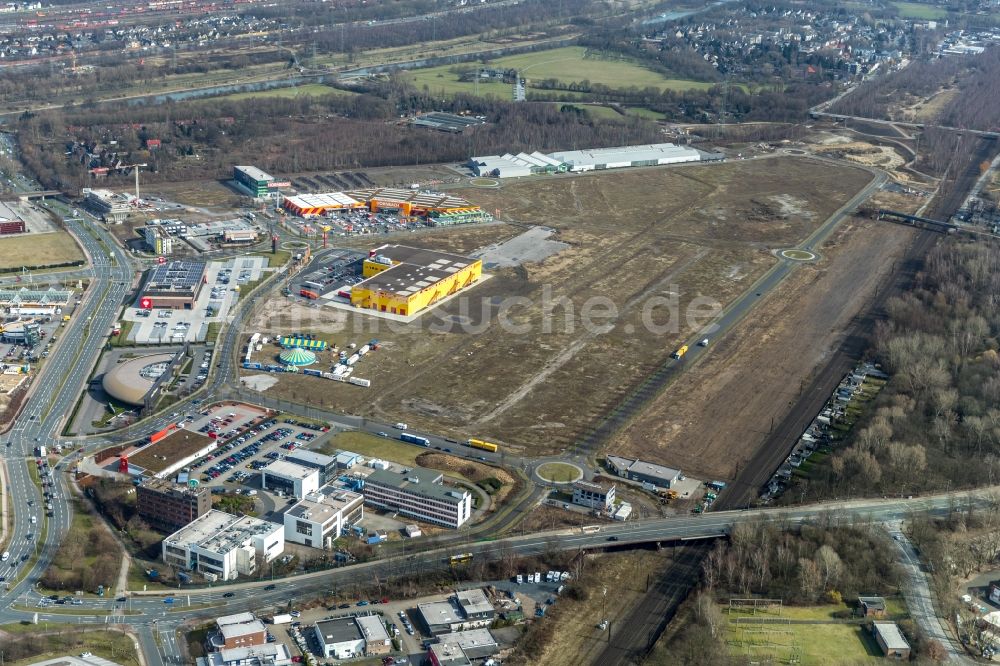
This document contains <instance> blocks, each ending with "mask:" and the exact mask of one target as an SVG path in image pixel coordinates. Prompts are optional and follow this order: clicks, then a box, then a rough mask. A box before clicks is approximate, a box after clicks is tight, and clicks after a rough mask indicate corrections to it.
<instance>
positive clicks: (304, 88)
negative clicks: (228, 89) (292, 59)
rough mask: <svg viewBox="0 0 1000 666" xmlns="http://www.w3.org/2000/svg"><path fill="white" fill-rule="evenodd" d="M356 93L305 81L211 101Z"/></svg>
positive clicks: (234, 94)
mask: <svg viewBox="0 0 1000 666" xmlns="http://www.w3.org/2000/svg"><path fill="white" fill-rule="evenodd" d="M356 94H357V93H354V92H351V91H350V90H341V89H339V88H331V87H330V86H325V85H323V84H322V83H307V84H305V85H301V86H294V87H287V88H271V89H270V90H255V91H251V92H241V93H232V94H230V95H222V96H220V97H213V98H212V99H211V102H213V103H214V102H237V101H240V100H244V99H268V98H275V97H277V98H281V97H287V98H293V97H300V96H304V95H312V96H313V97H326V96H328V95H346V96H350V95H356Z"/></svg>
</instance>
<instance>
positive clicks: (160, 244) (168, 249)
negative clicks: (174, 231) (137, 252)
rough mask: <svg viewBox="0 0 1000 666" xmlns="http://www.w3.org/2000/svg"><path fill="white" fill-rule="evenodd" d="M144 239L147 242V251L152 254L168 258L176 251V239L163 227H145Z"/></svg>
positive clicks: (143, 231)
mask: <svg viewBox="0 0 1000 666" xmlns="http://www.w3.org/2000/svg"><path fill="white" fill-rule="evenodd" d="M142 238H143V240H144V241H145V242H146V249H147V250H149V251H150V252H154V253H156V254H159V255H162V256H166V255H168V254H171V253H172V252H173V251H174V238H173V236H171V235H170V232H168V231H167V230H166V229H164V228H163V227H157V226H148V227H143V228H142Z"/></svg>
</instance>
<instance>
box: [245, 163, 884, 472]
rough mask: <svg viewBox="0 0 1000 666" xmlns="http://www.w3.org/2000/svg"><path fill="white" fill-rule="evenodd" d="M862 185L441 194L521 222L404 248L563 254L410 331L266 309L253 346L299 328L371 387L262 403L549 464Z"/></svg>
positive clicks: (679, 179) (512, 272) (772, 166)
mask: <svg viewBox="0 0 1000 666" xmlns="http://www.w3.org/2000/svg"><path fill="white" fill-rule="evenodd" d="M870 178H871V176H870V174H868V173H867V172H865V171H862V170H860V169H856V168H853V167H841V166H834V165H830V164H828V163H823V162H818V161H815V160H811V159H806V158H774V159H766V160H754V161H752V162H750V161H734V162H728V163H723V164H713V165H688V166H683V167H677V168H650V169H628V170H625V169H623V170H620V171H616V172H605V173H601V172H596V173H592V174H587V175H580V176H572V177H549V178H538V179H529V180H524V181H519V182H517V183H504V184H503V185H502V186H501V187H500V188H498V189H483V188H468V189H457V190H452V192H454V193H455V194H457V195H459V196H463V197H466V198H468V199H470V200H472V201H474V202H476V203H478V204H480V205H482V206H483V207H484V208H486V209H487V210H491V211H492V210H494V209H500V214H501V219H503V220H510V221H511V222H516V223H518V225H514V224H493V225H481V226H476V227H469V228H467V229H454V230H437V231H435V233H432V234H423V235H418V234H413V235H409V236H407V238H406V239H405V243H406V244H408V245H417V246H420V247H429V248H435V249H441V250H446V251H450V252H458V253H469V252H470V251H474V250H476V249H478V248H481V247H484V246H486V245H489V244H491V243H496V242H502V241H504V240H507V239H509V238H513V237H515V236H518V235H520V234H521V233H523V232H524V227H523V226H520V225H523V224H541V225H545V226H548V227H552V228H554V229H555V230H556V233H555V234H554V236H552V237H551V239H552V240H558V241H561V242H563V243H566V244H567V245H568V247H565V246H564V247H562V248H561V249H560V250H559V251H558V252H557V253H556V254H554V255H552V256H549V257H548V258H547V259H544V260H543V261H541V262H536V263H527V264H524V265H521V266H517V267H514V268H489V267H487V269H486V272H487V273H490V274H492V275H493V277H492V278H491V279H490V280H488V281H486V282H484V283H482V284H481V285H479V286H476V287H473V288H472V289H471V290H469V291H468V292H467V294H466V295H465V297H462V296H461V295H460V296H459V297H457V298H455V299H453V300H450V301H448V303H446V304H444V305H441V306H439V307H438V308H436V309H435V310H433V311H431V312H429V313H428V314H426V315H424V316H423V317H422V318H420V319H418V320H417V321H415V322H412V323H411V324H407V325H400V326H395V325H394V326H392V327H391V329H390V328H388V327H386V326H385V325H384V322H383V323H382V324H376V323H373V320H372V319H371V318H370V317H368V316H366V315H364V314H359V313H355V312H346V313H345V312H344V311H342V310H336V311H335V310H330V309H328V308H313V307H309V306H308V305H304V304H302V303H300V302H298V300H297V299H292V298H286V297H278V298H275V299H273V300H272V301H271V303H269V305H268V307H265V308H263V309H262V312H261V313H260V314H259V315H258V316H257V317H255V319H254V321H252V322H250V323H249V326H250V327H252V328H249V329H248V333H249V332H252V331H259V332H261V333H262V334H265V335H266V334H268V333H269V332H272V331H282V330H288V328H289V327H296V330H301V329H308V330H309V331H310V332H313V333H316V334H320V335H322V336H323V337H324V338H325V339H328V340H330V341H331V342H332V343H333V344H336V345H339V346H343V345H345V344H346V343H349V342H356V343H357V342H359V341H361V342H363V341H364V340H368V339H371V338H378V339H379V341H380V344H381V348H380V349H379V350H378V351H377V352H375V353H372V354H369V355H368V356H366V357H365V358H364V359H363V360H362V361H361V362H360V363H359V364H358V368H357V374H358V376H361V377H365V378H369V379H371V381H372V386H371V388H369V389H359V388H357V387H352V386H348V385H345V384H340V383H337V382H328V381H324V380H322V379H316V378H314V377H308V376H297V375H291V374H289V375H281V376H280V377H279V382H278V384H277V385H276V386H274V387H272V388H270V389H268V391H267V393H268V394H269V395H275V397H285V398H289V399H298V400H308V401H309V402H315V403H318V404H321V405H324V406H327V407H332V408H336V409H340V410H344V411H348V412H350V413H353V414H358V415H361V416H370V417H374V418H379V419H383V420H386V421H388V422H395V421H406V422H407V423H409V424H410V427H411V428H413V429H415V430H416V431H417V432H420V431H422V430H424V429H426V430H427V431H429V432H435V433H442V434H450V436H453V437H455V439H458V440H461V439H465V438H468V437H482V438H484V439H488V440H489V441H493V442H496V443H498V444H500V445H501V446H503V447H504V450H505V451H512V450H513V451H514V452H515V453H516V452H517V451H518V450H521V449H522V447H523V449H526V450H528V451H530V452H531V453H536V454H541V453H552V452H559V451H562V450H564V449H565V448H566V447H567V446H569V445H571V444H573V443H574V442H575V441H577V440H578V438H580V437H581V436H582V435H583V434H584V433H585V432H587V430H588V429H589V428H591V427H593V426H594V424H595V423H596V422H598V421H599V420H600V419H601V418H602V416H603V415H604V414H605V413H607V411H608V410H610V409H612V408H613V406H614V405H616V404H617V403H618V402H619V401H620V399H621V397H622V396H623V395H624V394H626V393H627V392H629V391H630V390H632V389H633V388H634V387H635V386H636V385H637V384H638V383H641V382H642V381H643V378H644V377H645V376H647V375H648V373H649V372H650V371H651V370H652V369H653V368H654V367H657V366H658V365H659V364H660V363H662V362H663V361H664V360H665V359H666V357H667V356H668V355H669V354H670V352H671V351H672V350H673V349H675V348H676V346H677V345H678V344H679V343H680V342H681V341H682V340H685V339H688V337H689V336H690V335H692V334H693V330H694V329H693V328H692V327H693V326H697V327H698V328H699V329H700V326H701V324H699V323H698V322H697V321H695V319H697V318H694V319H692V318H688V317H687V315H686V314H685V313H686V309H687V308H688V306H689V305H691V304H692V303H697V301H695V299H696V298H700V297H703V298H705V299H710V300H712V301H715V302H718V303H719V304H721V305H725V304H727V303H729V302H731V301H732V300H733V299H734V298H735V297H736V296H737V295H739V294H741V293H742V292H744V291H746V290H747V289H748V288H749V287H750V285H751V284H753V282H754V281H755V280H756V279H757V278H758V277H759V276H760V275H761V274H762V273H763V272H764V271H766V270H767V269H768V268H769V267H770V266H772V265H773V264H774V262H775V261H776V259H775V257H774V255H773V253H772V251H771V250H772V249H773V248H787V247H789V246H790V245H794V244H795V243H797V242H798V241H799V240H801V239H803V238H804V237H805V236H807V235H808V234H809V233H810V232H811V231H813V230H814V229H815V228H816V227H817V226H818V225H819V224H820V223H821V222H822V221H824V220H825V219H826V218H827V217H828V216H829V215H830V214H831V213H832V212H833V211H834V210H836V209H837V208H838V207H839V206H841V205H842V204H843V203H844V202H845V201H846V200H847V199H849V198H850V197H851V196H852V195H853V194H854V193H856V192H857V190H859V189H860V188H861V187H863V186H864V185H866V184H867V183H868V182H869V181H870ZM358 242H363V239H362V240H359V241H358ZM372 242H373V241H368V243H369V245H367V247H371V243H372ZM515 297H516V300H514V299H515ZM609 301H610V305H609ZM674 302H676V308H675V306H674V305H671V303H674ZM585 308H586V309H585ZM609 311H612V312H613V314H612V315H611V316H607V317H605V316H604V315H603V314H602V313H606V312H609ZM501 312H502V313H503V317H504V319H503V323H501V321H500V313H501ZM585 312H586V313H587V314H586V315H585ZM675 312H676V316H675V315H674V313H675ZM585 316H586V321H585V320H584V317H585ZM484 320H485V321H484ZM373 326H378V328H373ZM727 455H729V457H730V458H731V457H732V456H731V455H730V454H727ZM664 462H669V461H664Z"/></svg>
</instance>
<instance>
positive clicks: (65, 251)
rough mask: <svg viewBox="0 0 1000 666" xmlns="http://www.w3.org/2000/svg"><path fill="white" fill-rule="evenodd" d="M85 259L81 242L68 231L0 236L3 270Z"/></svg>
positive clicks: (0, 265)
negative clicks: (77, 241)
mask: <svg viewBox="0 0 1000 666" xmlns="http://www.w3.org/2000/svg"><path fill="white" fill-rule="evenodd" d="M83 259H84V256H83V251H82V250H81V249H80V246H79V245H77V244H76V241H75V240H74V239H73V237H72V236H70V235H69V233H67V232H65V231H54V232H52V233H47V234H18V235H16V236H2V237H0V271H2V270H9V269H12V268H14V269H19V268H21V267H22V266H50V265H53V264H63V263H68V262H71V261H82V260H83Z"/></svg>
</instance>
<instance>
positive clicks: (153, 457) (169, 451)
mask: <svg viewBox="0 0 1000 666" xmlns="http://www.w3.org/2000/svg"><path fill="white" fill-rule="evenodd" d="M211 441H212V440H211V439H209V438H208V437H206V436H205V435H202V434H199V433H196V432H187V431H184V430H178V431H177V432H175V433H173V434H172V435H169V436H168V437H167V438H166V439H163V440H160V441H159V442H157V443H156V444H150V445H149V446H147V447H146V448H144V449H142V450H141V451H139V453H136V454H135V455H130V456H129V462H130V463H132V464H133V465H138V466H139V467H142V468H144V469H148V470H149V471H151V472H159V471H160V470H163V469H166V468H167V467H168V466H170V465H171V464H173V463H175V462H177V461H178V460H180V459H181V458H185V457H187V456H189V455H191V454H192V453H194V452H196V451H198V450H199V449H203V448H205V447H206V446H208V444H209V442H211Z"/></svg>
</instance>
